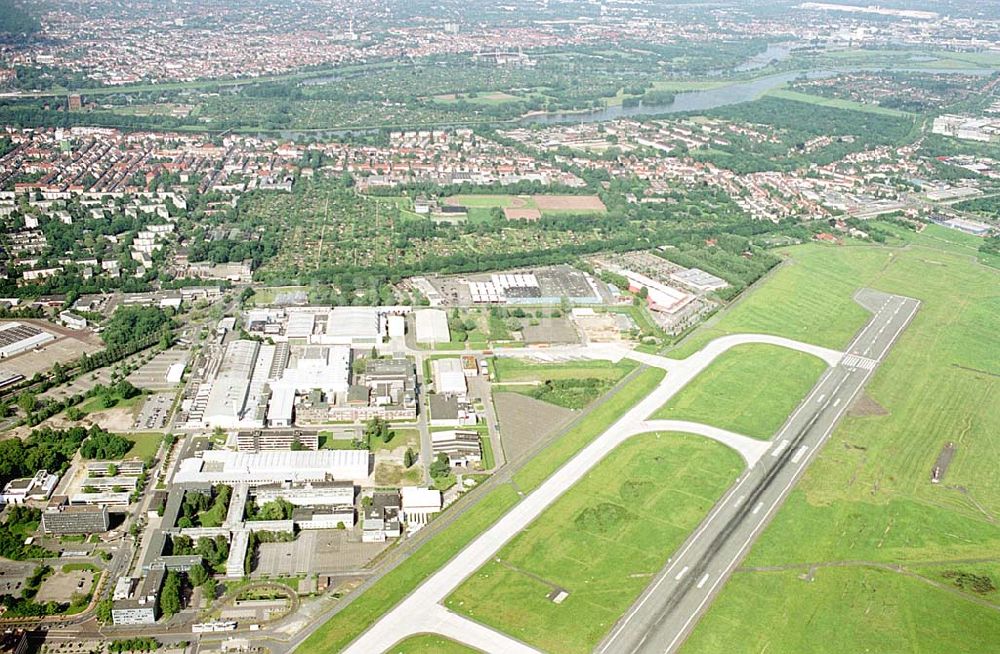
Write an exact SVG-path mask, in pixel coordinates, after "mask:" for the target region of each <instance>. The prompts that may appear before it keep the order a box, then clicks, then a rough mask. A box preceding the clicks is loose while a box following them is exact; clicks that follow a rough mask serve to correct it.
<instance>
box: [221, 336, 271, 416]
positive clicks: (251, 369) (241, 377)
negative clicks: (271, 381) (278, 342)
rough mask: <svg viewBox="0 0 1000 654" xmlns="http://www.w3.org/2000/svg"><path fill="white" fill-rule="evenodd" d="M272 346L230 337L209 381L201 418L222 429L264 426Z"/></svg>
mask: <svg viewBox="0 0 1000 654" xmlns="http://www.w3.org/2000/svg"><path fill="white" fill-rule="evenodd" d="M274 354H275V346H274V345H262V344H260V343H258V342H257V341H242V340H241V341H233V342H232V343H230V344H229V345H228V346H227V347H226V352H225V355H224V357H223V360H222V365H221V366H220V368H219V374H218V375H217V376H216V378H215V381H214V382H212V388H211V390H210V391H209V394H208V401H207V404H206V407H205V411H204V415H203V422H204V423H205V424H206V425H207V426H211V427H222V428H223V429H236V428H253V427H263V426H264V418H265V417H266V409H267V396H266V393H265V390H266V386H267V382H268V376H269V375H270V372H271V364H272V362H273V361H274Z"/></svg>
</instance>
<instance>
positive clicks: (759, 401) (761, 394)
mask: <svg viewBox="0 0 1000 654" xmlns="http://www.w3.org/2000/svg"><path fill="white" fill-rule="evenodd" d="M825 369H826V364H825V363H824V362H823V361H822V360H820V359H818V358H816V357H814V356H812V355H809V354H804V353H802V352H798V351H796V350H790V349H788V348H784V347H778V346H777V345H763V344H751V345H740V346H738V347H734V348H733V349H731V350H729V351H728V352H726V353H725V354H723V355H721V356H720V357H719V358H718V359H716V360H715V361H714V362H712V364H711V365H710V366H709V367H708V368H706V369H705V371H704V372H702V373H701V374H700V375H698V376H697V377H695V378H694V379H693V380H692V381H691V383H690V384H688V385H687V386H685V387H684V388H682V389H681V391H680V392H679V393H677V395H675V396H674V397H673V398H671V400H670V401H669V402H668V403H667V404H666V405H664V406H663V407H662V408H661V409H660V410H659V411H657V412H656V413H655V414H654V417H656V418H662V419H670V420H693V421H695V422H703V423H705V424H707V425H712V426H714V427H721V428H723V429H728V430H730V431H735V432H737V433H740V434H745V435H747V436H752V437H754V438H763V439H769V438H771V437H772V436H774V434H775V433H776V432H777V431H778V429H779V428H780V427H781V425H782V424H783V423H784V422H785V420H786V419H787V418H788V416H789V415H790V414H791V413H792V411H794V410H795V407H796V406H798V404H799V402H801V401H802V398H804V397H805V396H806V394H807V393H808V392H809V389H811V388H812V387H813V386H814V385H815V384H816V381H817V380H818V379H819V376H820V375H821V374H823V371H824V370H825Z"/></svg>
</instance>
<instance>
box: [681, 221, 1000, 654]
mask: <svg viewBox="0 0 1000 654" xmlns="http://www.w3.org/2000/svg"><path fill="white" fill-rule="evenodd" d="M905 240H906V242H907V243H908V245H907V246H905V247H903V248H885V247H869V246H864V247H850V248H838V249H834V248H826V247H820V246H814V245H808V246H800V247H796V248H793V249H791V250H790V251H789V254H790V255H791V257H792V261H791V264H790V265H788V266H786V267H784V268H783V269H781V270H780V271H778V272H777V274H776V275H775V276H774V278H773V279H772V280H770V281H769V282H767V283H766V284H765V285H764V286H763V287H761V288H760V289H759V290H757V291H755V292H754V293H752V294H751V295H750V296H749V297H747V298H746V300H745V301H744V302H743V303H742V304H740V305H739V306H738V307H737V308H736V309H734V310H733V311H732V312H730V313H729V314H728V315H726V316H724V317H723V318H722V319H721V320H720V321H719V322H718V323H717V324H716V325H715V326H714V327H713V328H712V331H713V332H714V333H719V332H725V331H729V330H736V329H737V328H745V327H746V326H748V325H753V326H756V327H761V328H767V329H768V330H770V331H773V332H775V333H779V334H780V333H784V335H787V336H795V337H800V333H801V330H802V329H804V328H806V326H812V327H813V328H814V329H815V330H816V331H815V333H814V334H813V339H812V340H814V342H823V343H824V344H832V345H838V344H842V343H843V341H844V340H845V339H846V337H847V336H848V335H849V333H850V332H851V331H852V330H853V329H854V328H856V327H857V326H858V325H857V324H855V322H856V319H855V318H853V317H851V318H849V319H846V318H840V317H838V315H839V313H840V312H841V311H842V307H843V306H845V303H846V302H847V301H849V299H850V294H851V292H852V291H853V289H854V288H856V287H860V286H869V287H872V288H876V289H879V290H884V291H888V292H895V293H900V294H903V295H908V296H911V297H916V298H918V299H920V300H921V301H922V306H921V309H920V311H919V312H918V313H917V315H916V316H915V318H914V320H913V322H912V323H911V324H910V326H909V327H908V328H907V330H906V331H904V332H903V334H902V335H901V337H900V339H899V341H898V342H897V343H896V345H895V347H894V349H893V351H892V352H891V353H890V355H889V357H888V359H887V360H886V362H885V363H884V364H883V365H882V367H881V368H880V369H879V370H878V371H877V373H876V374H875V376H874V378H873V379H872V381H871V382H870V383H869V386H868V388H867V395H868V396H869V399H870V400H871V402H873V403H874V405H869V407H868V408H867V409H866V410H865V411H853V412H852V413H851V414H850V415H849V416H848V417H846V418H845V420H844V421H843V422H842V423H841V424H840V426H839V427H838V429H837V431H835V432H834V434H833V436H832V437H831V439H830V442H829V443H828V444H827V445H826V447H825V448H824V449H823V451H822V452H821V453H820V455H819V456H818V458H817V459H816V460H815V461H814V463H813V464H812V466H811V467H810V468H809V470H808V471H807V473H806V474H805V475H804V477H803V479H802V480H801V481H800V482H799V485H798V487H797V488H796V490H794V491H793V492H792V494H791V495H790V496H789V500H788V502H787V503H786V504H785V506H784V507H783V508H782V509H781V510H780V511H779V512H778V513H777V515H776V516H775V518H774V520H773V522H772V523H771V524H770V526H769V527H768V528H767V529H766V530H765V532H764V533H763V535H762V537H761V539H760V540H759V541H758V542H757V544H756V545H755V546H754V547H753V549H752V550H751V552H750V554H749V556H748V558H747V560H746V561H745V564H744V565H745V566H746V567H761V566H787V565H791V566H793V567H794V568H795V569H794V570H790V571H787V572H740V573H738V574H736V575H735V576H734V577H733V578H732V579H731V580H730V582H729V584H728V585H727V587H726V588H725V589H724V590H723V592H722V594H721V596H720V598H719V600H718V602H717V603H716V604H715V605H714V606H713V607H712V609H711V610H710V611H709V612H708V614H707V616H706V617H705V619H704V620H703V621H702V622H701V624H699V626H698V627H697V628H696V630H695V632H694V634H693V636H692V638H691V640H690V641H689V642H688V644H687V645H686V646H685V648H684V652H686V653H700V652H705V653H708V652H715V651H718V649H719V647H720V646H721V645H722V644H723V643H724V644H725V645H726V649H727V651H735V652H760V651H771V652H794V651H810V652H821V653H822V652H830V653H834V652H844V651H852V652H860V651H866V650H868V651H900V652H913V651H924V652H981V651H985V650H984V645H985V644H986V643H990V642H997V640H998V638H1000V613H998V612H997V611H996V610H994V609H986V608H983V607H982V606H981V605H980V604H978V603H975V602H973V601H970V597H969V594H968V593H963V592H962V591H960V590H958V589H954V590H948V589H947V588H942V587H941V586H939V585H936V584H945V582H944V581H943V580H942V579H941V578H940V572H941V571H942V570H945V569H947V566H949V565H951V566H955V565H958V564H959V563H961V565H962V568H961V569H962V571H963V572H967V573H969V574H973V575H979V576H984V577H988V578H989V579H990V580H991V583H992V584H993V585H995V586H998V585H1000V571H998V568H997V559H998V557H997V552H998V551H1000V527H998V526H997V520H998V516H1000V469H998V468H997V466H996V461H997V460H998V458H1000V441H998V440H997V439H996V434H997V433H1000V392H998V389H1000V347H997V336H996V335H997V333H998V332H1000V293H998V292H997V289H998V288H1000V272H998V271H997V270H995V269H992V268H990V267H987V266H984V265H982V264H980V263H978V262H977V261H976V258H977V257H976V254H975V253H974V252H969V251H968V250H967V249H966V246H965V244H964V239H961V238H959V237H957V236H954V235H953V234H951V233H945V232H942V231H941V230H936V229H933V230H932V229H931V228H928V229H927V230H925V231H924V233H921V234H919V235H917V234H908V235H906V236H905ZM810 288H811V289H813V292H812V294H811V297H808V296H809V295H810V294H808V293H807V294H806V295H807V298H802V297H799V296H797V295H795V294H793V293H794V291H792V289H799V290H802V291H805V290H806V289H810ZM817 301H819V302H820V304H818V305H817V304H815V303H816V302H817ZM824 305H825V308H824ZM768 307H771V308H772V309H773V310H774V311H775V312H777V313H779V314H780V315H781V317H782V320H784V321H785V323H786V325H785V328H784V329H783V328H782V327H781V325H779V324H777V323H774V322H772V320H773V319H772V318H770V317H768V315H767V309H768ZM824 323H825V325H824ZM807 340H808V339H807ZM873 407H876V408H877V410H872V408H873ZM948 442H954V443H955V444H956V446H957V448H958V449H957V452H956V454H955V458H954V459H953V460H952V462H951V465H950V467H949V468H948V470H947V472H946V474H945V477H944V479H943V481H942V483H940V484H931V483H930V473H931V468H932V467H933V466H934V462H935V460H936V458H937V456H938V453H939V452H940V451H941V449H942V447H943V446H944V445H945V444H946V443H948ZM980 560H984V561H983V562H981V563H977V561H980ZM813 562H815V563H829V562H834V563H836V562H855V563H852V564H851V565H848V566H846V567H820V568H819V569H818V570H817V572H816V576H815V579H814V581H812V582H804V581H802V580H800V579H799V576H798V575H799V574H801V573H802V572H804V570H805V568H806V567H808V565H809V564H810V563H813ZM856 562H871V563H872V564H877V565H881V564H889V565H894V566H903V567H904V569H905V570H906V575H904V574H902V573H899V572H890V571H886V570H883V569H875V568H872V567H871V566H868V567H865V566H863V565H857V563H856ZM949 562H953V563H949ZM995 603H996V602H995V601H994V604H995ZM761 625H768V628H766V629H764V628H761ZM986 649H989V648H988V647H987V648H986Z"/></svg>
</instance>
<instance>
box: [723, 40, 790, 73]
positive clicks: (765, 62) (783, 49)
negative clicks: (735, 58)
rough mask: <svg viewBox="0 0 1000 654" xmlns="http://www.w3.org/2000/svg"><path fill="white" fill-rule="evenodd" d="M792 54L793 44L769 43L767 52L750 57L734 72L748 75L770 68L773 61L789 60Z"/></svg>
mask: <svg viewBox="0 0 1000 654" xmlns="http://www.w3.org/2000/svg"><path fill="white" fill-rule="evenodd" d="M791 54H792V44H791V43H769V44H768V46H767V50H764V52H761V53H760V54H756V55H754V56H752V57H750V58H749V59H747V60H746V61H744V62H743V63H742V64H740V65H739V66H737V67H735V68H733V70H734V71H735V72H737V73H748V72H750V71H753V70H760V69H761V68H766V67H767V66H769V65H770V64H771V62H773V61H782V60H784V59H788V57H790V56H791Z"/></svg>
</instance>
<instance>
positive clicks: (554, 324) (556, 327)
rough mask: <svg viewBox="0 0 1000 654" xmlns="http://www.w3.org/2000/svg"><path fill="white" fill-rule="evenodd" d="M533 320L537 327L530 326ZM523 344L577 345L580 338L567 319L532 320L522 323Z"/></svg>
mask: <svg viewBox="0 0 1000 654" xmlns="http://www.w3.org/2000/svg"><path fill="white" fill-rule="evenodd" d="M532 320H534V321H536V322H538V324H537V325H532V324H530V323H531V321H532ZM522 322H524V323H527V324H525V326H524V329H522V330H521V333H522V334H523V337H524V342H525V343H579V342H580V336H579V334H577V332H576V329H575V328H574V327H573V324H572V323H571V322H570V321H569V319H567V318H534V319H528V320H524V321H522Z"/></svg>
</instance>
